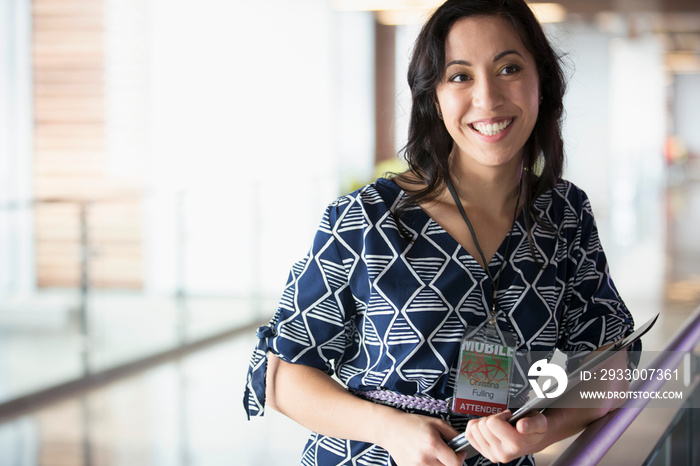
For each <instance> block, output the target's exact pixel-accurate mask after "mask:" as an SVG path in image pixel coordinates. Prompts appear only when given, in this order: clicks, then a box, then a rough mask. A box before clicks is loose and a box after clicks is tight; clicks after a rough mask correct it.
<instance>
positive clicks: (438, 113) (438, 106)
mask: <svg viewBox="0 0 700 466" xmlns="http://www.w3.org/2000/svg"><path fill="white" fill-rule="evenodd" d="M433 102H434V103H435V110H436V111H437V116H438V118H439V119H441V120H442V109H441V108H440V102H438V101H437V99H436V100H433Z"/></svg>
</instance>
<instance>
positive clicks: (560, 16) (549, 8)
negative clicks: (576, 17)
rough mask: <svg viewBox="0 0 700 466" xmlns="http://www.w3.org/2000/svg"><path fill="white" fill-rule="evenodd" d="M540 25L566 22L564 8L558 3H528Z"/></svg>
mask: <svg viewBox="0 0 700 466" xmlns="http://www.w3.org/2000/svg"><path fill="white" fill-rule="evenodd" d="M528 6H529V7H530V9H531V10H532V12H533V13H535V17H536V18H537V20H538V21H539V22H540V23H561V22H562V21H565V20H566V8H564V7H563V6H562V5H560V4H559V3H530V2H529V3H528Z"/></svg>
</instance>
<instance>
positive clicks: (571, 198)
mask: <svg viewBox="0 0 700 466" xmlns="http://www.w3.org/2000/svg"><path fill="white" fill-rule="evenodd" d="M534 210H535V211H536V213H537V214H539V215H540V216H541V217H544V218H549V219H550V220H554V221H557V220H558V221H561V220H563V219H564V218H565V217H568V216H571V215H573V216H575V217H577V218H581V217H582V216H588V215H591V204H590V201H589V200H588V195H587V194H586V193H585V191H584V190H583V189H581V188H579V187H578V186H576V185H575V184H574V183H572V182H570V181H568V180H560V181H559V182H558V183H557V184H556V185H555V186H554V187H553V188H552V189H550V190H549V191H547V192H545V193H544V194H542V195H541V196H539V197H538V198H537V199H535V203H534ZM557 223H558V222H557Z"/></svg>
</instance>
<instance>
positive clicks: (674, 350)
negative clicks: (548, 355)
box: [551, 307, 700, 466]
mask: <svg viewBox="0 0 700 466" xmlns="http://www.w3.org/2000/svg"><path fill="white" fill-rule="evenodd" d="M698 342H700V307H698V308H697V309H695V311H694V312H693V314H692V315H691V316H690V317H689V318H688V319H687V320H686V322H685V324H684V325H683V326H682V327H681V328H680V330H678V331H677V332H676V334H675V335H674V336H673V338H672V339H671V341H670V342H669V343H668V344H667V345H666V347H665V348H664V350H663V351H662V352H661V353H659V355H658V356H657V357H656V358H655V359H654V360H653V361H652V362H651V363H650V364H649V366H648V367H649V368H654V369H663V370H665V369H672V368H675V367H677V366H678V365H679V364H680V363H681V360H682V359H683V357H684V356H685V355H686V354H688V353H689V352H691V351H693V349H694V348H695V346H696V345H697V344H698ZM665 382H666V380H664V379H663V378H662V379H660V380H657V378H653V380H652V379H648V380H638V381H636V382H635V383H633V384H632V386H631V387H630V390H631V391H637V392H646V393H651V392H656V391H658V390H659V389H660V388H661V386H662V385H663V384H664V383H665ZM650 399H651V397H648V398H645V397H640V398H638V399H630V400H628V401H627V402H625V404H623V405H622V406H621V407H620V409H617V410H615V411H613V412H611V413H608V414H607V415H606V416H604V417H603V418H601V419H599V420H598V421H596V422H594V423H592V424H591V425H589V426H588V427H587V428H586V429H585V430H584V431H583V432H582V433H581V434H580V435H579V436H578V438H576V440H575V441H574V442H573V443H572V444H571V445H570V446H569V447H568V448H567V449H566V451H564V453H562V454H561V455H560V456H559V457H558V458H557V459H556V460H555V461H554V462H552V464H551V466H563V465H567V466H568V465H570V466H583V465H595V464H598V462H599V461H600V460H601V459H602V458H603V456H605V455H606V454H607V452H608V451H609V450H610V449H611V448H612V446H613V445H614V444H615V442H617V440H618V439H619V438H620V436H622V434H623V433H624V432H625V431H626V430H627V428H629V426H630V425H631V424H632V422H633V421H634V420H635V419H636V418H637V416H639V414H640V413H641V412H642V410H643V409H644V407H645V406H646V405H647V403H649V401H650Z"/></svg>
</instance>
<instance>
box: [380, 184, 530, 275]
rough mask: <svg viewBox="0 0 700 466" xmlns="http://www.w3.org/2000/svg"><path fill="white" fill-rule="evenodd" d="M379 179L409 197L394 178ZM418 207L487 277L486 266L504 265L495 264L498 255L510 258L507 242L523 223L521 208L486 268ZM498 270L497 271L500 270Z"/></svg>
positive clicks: (515, 248) (499, 267) (513, 249)
mask: <svg viewBox="0 0 700 466" xmlns="http://www.w3.org/2000/svg"><path fill="white" fill-rule="evenodd" d="M379 180H385V181H386V182H387V184H390V185H391V186H392V187H394V189H398V190H399V195H400V196H401V198H402V199H403V198H408V197H409V196H408V194H407V193H406V191H404V189H403V188H402V187H401V186H399V185H398V184H397V183H396V182H395V181H393V180H391V179H388V178H380V179H379ZM416 208H417V210H419V211H420V212H421V215H423V216H424V217H425V220H424V222H426V221H427V222H428V224H432V225H435V226H436V227H437V228H439V229H440V231H441V232H442V233H444V234H445V235H446V236H447V237H448V238H449V241H451V242H452V243H453V245H456V246H457V247H458V248H459V249H460V250H462V251H463V252H464V253H465V254H466V255H467V256H468V257H469V258H470V259H471V260H472V261H474V263H475V264H476V265H477V267H478V268H479V270H480V271H481V272H482V273H483V274H484V275H485V276H487V277H488V276H489V274H490V272H487V270H486V268H488V269H489V271H490V270H491V267H492V266H496V265H498V270H500V269H501V266H502V264H503V262H500V263H499V264H494V260H495V259H496V256H499V255H500V256H501V257H503V261H506V260H508V258H507V257H505V248H506V244H507V241H508V238H509V237H511V236H513V233H514V231H515V226H516V225H520V223H521V217H522V216H523V213H524V209H521V210H520V212H519V213H518V215H517V217H516V220H515V223H513V224H512V225H511V227H510V230H508V233H506V236H505V237H504V238H503V240H502V241H501V244H499V246H498V249H496V252H494V254H493V256H491V257H490V258H489V262H488V264H485V267H486V268H485V267H482V265H481V264H480V263H479V261H478V260H477V259H476V257H474V256H473V255H472V254H471V253H470V252H469V251H468V250H467V248H465V247H464V246H462V243H460V242H459V241H457V240H456V239H455V238H454V236H452V235H451V234H450V233H449V232H448V231H447V230H445V228H444V227H443V226H442V225H440V224H439V223H438V222H437V221H436V220H435V219H434V218H433V217H431V216H430V215H429V214H428V212H426V211H425V209H423V207H421V206H420V205H417V204H416ZM465 228H466V227H465ZM516 250H517V246H516V247H514V248H511V250H510V251H509V253H510V254H512V253H514V252H515V251H516ZM498 270H497V272H498ZM496 276H497V275H493V277H494V278H496Z"/></svg>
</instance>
